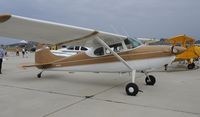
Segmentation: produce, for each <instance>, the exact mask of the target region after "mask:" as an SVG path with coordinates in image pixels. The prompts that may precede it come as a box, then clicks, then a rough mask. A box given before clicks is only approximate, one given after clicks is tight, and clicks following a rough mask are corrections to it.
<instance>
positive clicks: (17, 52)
mask: <svg viewBox="0 0 200 117" xmlns="http://www.w3.org/2000/svg"><path fill="white" fill-rule="evenodd" d="M16 56H19V49H18V48H17V49H16Z"/></svg>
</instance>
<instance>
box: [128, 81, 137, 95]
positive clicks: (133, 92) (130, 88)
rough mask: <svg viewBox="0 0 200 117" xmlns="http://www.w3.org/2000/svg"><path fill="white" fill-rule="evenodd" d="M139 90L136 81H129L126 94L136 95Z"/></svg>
mask: <svg viewBox="0 0 200 117" xmlns="http://www.w3.org/2000/svg"><path fill="white" fill-rule="evenodd" d="M138 91H139V88H138V86H137V85H136V84H135V83H129V84H127V85H126V94H127V95H130V96H136V95H137V93H138Z"/></svg>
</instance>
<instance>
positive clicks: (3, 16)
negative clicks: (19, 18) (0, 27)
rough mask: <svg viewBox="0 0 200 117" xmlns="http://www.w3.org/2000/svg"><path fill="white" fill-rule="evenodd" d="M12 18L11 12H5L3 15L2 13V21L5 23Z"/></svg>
mask: <svg viewBox="0 0 200 117" xmlns="http://www.w3.org/2000/svg"><path fill="white" fill-rule="evenodd" d="M10 18H11V15H10V14H3V15H0V23H4V22H6V21H7V20H9V19H10Z"/></svg>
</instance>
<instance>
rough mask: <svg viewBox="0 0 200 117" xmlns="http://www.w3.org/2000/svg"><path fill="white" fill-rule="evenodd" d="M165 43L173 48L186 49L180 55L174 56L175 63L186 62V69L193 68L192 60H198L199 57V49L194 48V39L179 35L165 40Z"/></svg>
mask: <svg viewBox="0 0 200 117" xmlns="http://www.w3.org/2000/svg"><path fill="white" fill-rule="evenodd" d="M166 42H168V43H171V44H172V45H173V46H177V45H180V46H182V47H184V48H186V51H184V52H183V53H181V54H177V55H176V59H175V61H185V60H186V61H187V63H188V66H187V68H188V69H193V68H195V63H194V60H195V59H198V58H199V56H200V47H198V46H195V45H194V43H195V39H193V38H192V37H188V36H186V35H179V36H175V37H172V38H169V39H167V40H166Z"/></svg>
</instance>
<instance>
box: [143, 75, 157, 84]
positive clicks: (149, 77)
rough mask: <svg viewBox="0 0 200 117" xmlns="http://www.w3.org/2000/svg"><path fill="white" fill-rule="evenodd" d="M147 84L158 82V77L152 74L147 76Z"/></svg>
mask: <svg viewBox="0 0 200 117" xmlns="http://www.w3.org/2000/svg"><path fill="white" fill-rule="evenodd" d="M145 82H146V85H154V84H155V83H156V78H155V77H154V76H152V75H148V76H147V77H146V78H145Z"/></svg>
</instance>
